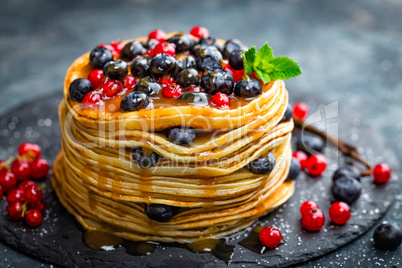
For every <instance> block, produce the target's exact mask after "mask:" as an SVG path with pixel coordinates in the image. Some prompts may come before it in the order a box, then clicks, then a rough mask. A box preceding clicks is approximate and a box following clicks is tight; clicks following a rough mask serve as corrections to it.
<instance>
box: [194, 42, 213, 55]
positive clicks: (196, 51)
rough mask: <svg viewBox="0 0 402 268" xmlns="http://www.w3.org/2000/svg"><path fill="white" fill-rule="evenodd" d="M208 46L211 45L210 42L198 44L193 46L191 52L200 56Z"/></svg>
mask: <svg viewBox="0 0 402 268" xmlns="http://www.w3.org/2000/svg"><path fill="white" fill-rule="evenodd" d="M207 47H210V45H208V44H197V45H195V46H193V48H192V49H191V54H193V55H194V57H196V58H198V57H199V56H200V53H201V50H203V49H206V48H207Z"/></svg>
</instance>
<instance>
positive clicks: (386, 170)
mask: <svg viewBox="0 0 402 268" xmlns="http://www.w3.org/2000/svg"><path fill="white" fill-rule="evenodd" d="M373 178H374V182H375V183H378V184H384V183H387V182H388V181H389V180H390V179H391V168H390V167H389V166H388V165H387V164H384V163H380V164H378V165H376V166H375V167H374V169H373Z"/></svg>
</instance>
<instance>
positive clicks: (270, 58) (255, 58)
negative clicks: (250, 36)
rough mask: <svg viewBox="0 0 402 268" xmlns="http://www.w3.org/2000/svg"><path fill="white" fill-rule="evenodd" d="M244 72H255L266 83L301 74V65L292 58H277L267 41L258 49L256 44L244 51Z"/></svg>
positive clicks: (247, 73)
mask: <svg viewBox="0 0 402 268" xmlns="http://www.w3.org/2000/svg"><path fill="white" fill-rule="evenodd" d="M242 56H243V63H244V74H245V75H250V74H252V73H253V72H255V74H256V76H257V77H258V78H260V79H261V80H262V82H263V83H264V84H266V83H269V82H270V81H272V80H278V79H282V80H284V79H289V78H293V77H296V76H298V75H300V74H301V70H300V67H299V65H298V64H297V63H296V62H295V61H294V60H292V59H290V58H288V57H285V56H281V57H277V58H275V56H274V52H273V51H272V48H271V47H270V46H269V45H268V43H265V44H264V45H263V46H262V47H261V48H260V49H258V51H256V48H255V46H253V47H251V48H250V49H248V50H247V51H246V52H244V53H243V55H242Z"/></svg>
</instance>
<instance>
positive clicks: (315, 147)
mask: <svg viewBox="0 0 402 268" xmlns="http://www.w3.org/2000/svg"><path fill="white" fill-rule="evenodd" d="M324 146H325V144H324V140H323V139H322V138H320V137H318V136H311V135H300V136H299V137H298V138H297V141H296V147H297V150H299V151H303V152H305V153H306V154H307V155H308V156H311V155H313V154H316V153H322V152H323V151H324Z"/></svg>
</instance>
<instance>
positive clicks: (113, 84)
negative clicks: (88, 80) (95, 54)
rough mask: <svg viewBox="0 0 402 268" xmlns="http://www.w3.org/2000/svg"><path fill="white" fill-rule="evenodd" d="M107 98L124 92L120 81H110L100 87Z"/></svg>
mask: <svg viewBox="0 0 402 268" xmlns="http://www.w3.org/2000/svg"><path fill="white" fill-rule="evenodd" d="M100 87H101V88H103V93H105V95H106V96H107V97H113V96H116V95H117V94H119V93H120V92H122V91H123V83H122V82H121V81H118V80H108V81H105V82H104V83H102V84H101V85H100Z"/></svg>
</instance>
